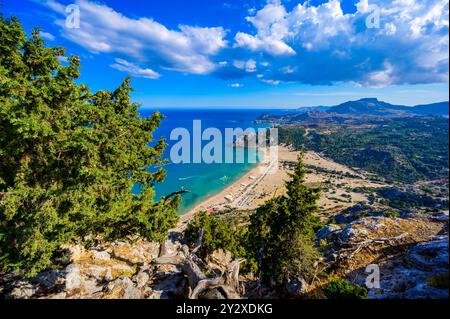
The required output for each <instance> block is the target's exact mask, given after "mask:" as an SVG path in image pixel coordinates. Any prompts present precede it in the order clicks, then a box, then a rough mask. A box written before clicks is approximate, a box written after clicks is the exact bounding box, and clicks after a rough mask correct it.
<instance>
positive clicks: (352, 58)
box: [234, 0, 449, 87]
mask: <svg viewBox="0 0 450 319" xmlns="http://www.w3.org/2000/svg"><path fill="white" fill-rule="evenodd" d="M356 7H357V10H356V12H355V13H351V14H350V13H344V12H343V11H342V9H341V6H340V2H339V1H338V0H329V1H328V2H326V3H324V4H322V5H319V6H311V5H309V2H308V1H306V2H304V4H298V5H297V6H295V7H294V8H293V9H292V10H291V11H287V10H286V8H285V6H284V5H283V4H282V3H281V1H279V0H270V1H268V3H267V4H266V5H265V6H264V7H263V8H262V9H261V10H259V11H256V12H255V13H254V15H252V16H250V17H248V18H247V20H248V21H249V22H250V23H251V24H252V25H253V27H254V29H255V32H254V33H252V34H248V33H243V32H239V33H237V34H236V36H235V44H234V47H235V48H241V49H243V50H244V52H245V50H246V51H247V52H248V53H247V54H253V55H254V54H263V55H265V58H266V59H271V68H270V69H269V70H268V71H267V74H266V75H267V77H270V78H271V79H274V80H278V81H300V82H305V83H311V84H324V83H333V82H355V83H358V84H361V85H365V86H376V87H379V86H385V85H391V84H402V83H412V84H415V83H432V82H447V81H448V50H449V41H448V28H449V20H448V14H449V7H448V0H394V1H390V0H371V1H369V0H360V1H359V2H358V3H357V5H356ZM376 8H379V9H380V11H379V12H380V16H379V17H380V28H368V27H367V25H366V19H367V18H368V17H369V16H370V15H371V14H373V12H374V10H375V9H376ZM243 54H244V53H243Z"/></svg>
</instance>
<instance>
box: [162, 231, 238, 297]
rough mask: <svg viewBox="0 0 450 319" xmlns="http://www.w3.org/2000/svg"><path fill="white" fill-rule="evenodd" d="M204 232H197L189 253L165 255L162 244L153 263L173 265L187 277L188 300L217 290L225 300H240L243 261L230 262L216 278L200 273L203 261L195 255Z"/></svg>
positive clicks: (181, 251) (180, 252)
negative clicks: (240, 276) (193, 245)
mask: <svg viewBox="0 0 450 319" xmlns="http://www.w3.org/2000/svg"><path fill="white" fill-rule="evenodd" d="M203 236H204V230H203V229H201V230H200V232H199V236H198V240H197V245H196V246H195V248H194V249H193V250H192V251H191V252H189V250H188V249H182V250H180V251H177V252H176V253H175V254H174V255H167V245H166V243H163V244H162V245H161V250H160V254H159V257H158V258H156V259H155V260H154V261H153V263H154V264H156V265H167V264H169V265H175V266H177V267H178V269H180V271H181V272H182V273H183V274H184V275H185V276H186V277H187V280H188V283H189V290H190V294H189V298H190V299H198V298H199V297H201V295H202V294H204V293H206V292H207V291H209V290H213V289H217V290H219V291H220V293H221V294H222V295H224V297H225V298H227V299H239V298H241V295H240V292H241V290H242V289H241V288H240V285H239V268H240V265H241V263H243V262H244V261H245V259H239V260H235V261H233V262H231V263H230V264H229V265H228V267H227V269H226V271H225V272H224V273H223V274H222V275H220V276H217V277H216V278H208V277H207V276H206V275H205V273H204V271H202V269H201V267H200V266H199V264H201V265H202V266H203V267H205V265H204V264H203V261H202V260H201V259H200V258H198V257H197V255H196V253H197V251H198V250H199V249H200V248H201V246H202V242H203Z"/></svg>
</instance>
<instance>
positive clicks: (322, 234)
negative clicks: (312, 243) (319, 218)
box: [316, 224, 341, 241]
mask: <svg viewBox="0 0 450 319" xmlns="http://www.w3.org/2000/svg"><path fill="white" fill-rule="evenodd" d="M340 231H341V227H339V226H338V225H335V224H328V225H325V226H323V227H322V228H321V229H320V230H319V231H318V232H317V234H316V238H317V240H318V241H320V240H322V239H326V240H329V239H333V238H334V239H335V238H337V236H338V235H339V233H340Z"/></svg>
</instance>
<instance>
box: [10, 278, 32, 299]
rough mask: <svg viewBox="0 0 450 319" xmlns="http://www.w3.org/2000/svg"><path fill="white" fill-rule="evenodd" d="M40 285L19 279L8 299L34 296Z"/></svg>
mask: <svg viewBox="0 0 450 319" xmlns="http://www.w3.org/2000/svg"><path fill="white" fill-rule="evenodd" d="M38 290H39V287H38V286H36V285H33V284H31V283H30V282H28V281H19V282H17V283H16V284H15V287H14V288H13V289H12V290H11V291H10V292H9V293H8V294H7V295H6V298H8V299H30V298H32V297H34V296H35V295H36V294H37V292H38Z"/></svg>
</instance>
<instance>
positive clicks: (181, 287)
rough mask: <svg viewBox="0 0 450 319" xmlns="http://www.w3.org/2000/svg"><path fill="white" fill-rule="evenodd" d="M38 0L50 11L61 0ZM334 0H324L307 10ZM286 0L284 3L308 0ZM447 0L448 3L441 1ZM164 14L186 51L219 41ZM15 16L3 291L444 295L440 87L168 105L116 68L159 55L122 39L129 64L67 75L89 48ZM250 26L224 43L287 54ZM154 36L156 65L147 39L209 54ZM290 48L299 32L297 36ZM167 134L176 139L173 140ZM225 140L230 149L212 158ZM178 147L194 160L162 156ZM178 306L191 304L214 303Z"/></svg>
mask: <svg viewBox="0 0 450 319" xmlns="http://www.w3.org/2000/svg"><path fill="white" fill-rule="evenodd" d="M366 2H367V1H361V2H359V4H358V9H357V11H356V12H357V13H358V12H359V13H361V12H363V11H362V10H363V9H364V8H365V7H364V3H366ZM34 5H37V4H34ZM79 5H80V6H81V7H82V8H83V6H84V9H85V10H86V11H85V12H86V16H89V14H91V15H92V14H93V12H97V11H99V12H107V13H108V14H109V15H111V16H113V17H114V18H115V19H119V20H120V21H122V22H124V23H125V22H126V23H129V24H132V23H134V22H135V20H134V19H132V18H126V17H124V16H122V15H120V14H118V13H117V12H115V11H114V10H113V9H112V8H109V7H107V6H106V5H103V4H99V3H94V2H90V1H88V0H83V1H80V2H79ZM47 6H49V7H50V8H52V9H51V10H53V11H55V12H56V13H57V14H63V13H62V12H64V10H63V9H61V8H64V7H63V6H62V4H60V3H59V2H54V1H49V3H48V4H47ZM337 6H339V1H336V0H335V1H329V2H324V4H321V5H319V6H318V7H317V10H319V11H317V12H319V13H315V14H320V12H321V11H320V10H328V11H330V12H331V11H333V10H338V9H337ZM281 7H283V10H281ZM296 8H297V9H292V10H294V11H293V13H292V15H293V16H295V14H301V12H300V9H301V8H303V9H304V10H307V9H308V8H310V7H308V5H307V4H305V5H302V4H298V6H297V7H296ZM339 8H340V7H339ZM446 8H447V14H448V2H447V6H446ZM96 10H97V11H96ZM102 10H104V11H102ZM260 10H261V13H256V9H255V12H254V13H253V15H252V17H251V18H248V19H247V20H248V21H249V22H253V23H254V24H255V25H256V26H259V25H261V24H262V23H263V21H264V18H267V16H268V15H269V14H270V13H273V12H274V10H280V11H276V12H279V14H280V15H288V12H287V11H286V10H288V9H287V8H285V7H284V6H283V4H282V2H280V1H269V2H267V3H263V4H262V8H260ZM295 10H298V12H297V11H295ZM308 10H309V9H308ZM339 10H340V9H339ZM339 10H338V11H339ZM328 11H327V12H328ZM311 12H316V10H312V11H311ZM333 12H334V11H333ZM340 12H341V13H340V14H341V15H342V16H346V14H344V13H343V12H342V11H340ZM433 12H434V11H433ZM357 13H354V14H355V15H356V14H357ZM81 14H83V11H81ZM311 14H312V13H311ZM348 14H351V13H348ZM293 16H291V17H290V18H291V19H293ZM121 19H124V20H121ZM267 19H268V18H267ZM286 19H287V20H286V21H290V20H289V19H288V18H286ZM305 19H306V18H305ZM430 19H431V18H430ZM436 19H437V18H436ZM99 21H100V20H99ZM133 21H134V22H133ZM137 21H138V22H139V23H142V24H143V25H145V26H147V27H149V28H150V26H153V27H155V24H158V23H157V22H155V21H154V20H148V19H144V18H143V19H141V20H137ZM255 21H256V22H255ZM283 21H284V20H283ZM446 21H447V27H446V30H447V36H448V17H447V20H446ZM416 22H417V21H416ZM126 23H125V24H123V25H121V24H117V25H115V26H112V25H111V26H110V27H111V30H116V29H115V28H118V29H120V28H121V27H125V26H126V25H127V24H126ZM139 23H138V24H139ZM273 23H275V22H273ZM286 23H287V22H286ZM417 23H418V22H417ZM430 23H431V22H430ZM139 25H140V24H139ZM82 26H83V25H82ZM180 28H181V31H173V30H168V29H164V28H163V27H162V26H160V25H159V24H158V30H163V31H164V32H165V33H166V35H167V37H173V38H174V39H175V40H178V41H179V42H180V43H182V44H181V46H182V47H183V46H189V48H188V49H189V50H191V51H192V52H191V51H190V57H191V60H189V61H191V62H190V63H191V64H195V63H200V62H198V60H201V62H202V63H203V64H202V65H203V67H205V68H206V67H208V66H209V64H208V63H207V62H205V61H204V60H203V59H204V58H205V57H206V56H208V57H209V55H212V53H211V52H215V50H216V49H217V50H218V48H215V47H214V46H215V45H216V46H219V47H221V46H225V43H219V44H218V43H216V42H214V43H215V44H211V43H212V41H213V39H212V38H211V37H212V35H211V32H212V33H214V35H217V34H218V33H220V34H222V33H221V32H222V31H221V30H218V29H212V28H200V27H191V26H187V25H182V26H180ZM261 28H262V27H261ZM144 29H145V28H144ZM26 30H27V28H25V27H24V26H23V24H22V22H21V21H20V19H19V18H17V17H16V16H14V15H6V14H5V15H4V14H1V15H0V50H1V55H0V128H1V134H0V158H1V160H0V298H2V299H5V300H13V299H19V300H23V299H46V300H47V299H177V300H179V299H182V300H187V299H223V300H225V299H245V300H261V299H264V300H272V299H278V300H279V299H292V300H293V299H295V300H304V299H320V300H330V299H333V300H335V299H354V300H355V299H448V297H449V289H448V283H449V279H448V271H449V270H448V267H449V265H448V222H449V192H448V183H449V180H448V174H449V150H448V145H449V142H448V130H449V120H448V114H449V102H447V101H445V102H433V103H431V102H430V103H414V104H409V105H403V104H400V103H397V102H395V103H394V102H392V103H390V102H388V100H387V99H386V101H383V100H384V97H383V99H382V98H375V97H361V98H358V99H349V100H347V101H344V102H341V101H340V100H339V101H336V102H335V103H328V106H323V105H320V106H308V107H301V108H298V107H295V108H268V107H266V108H253V109H251V110H243V111H242V110H236V109H226V108H225V109H224V108H217V109H214V108H211V109H205V110H198V109H194V108H192V110H191V111H190V112H188V111H186V109H183V108H181V107H180V108H175V109H170V108H167V110H166V112H165V110H164V108H163V107H161V108H155V109H153V108H152V109H148V108H145V107H142V104H139V103H137V101H139V99H140V97H139V94H136V95H134V93H133V91H134V88H133V86H132V83H133V85H134V83H137V84H136V85H137V87H138V89H137V91H139V92H141V91H142V90H141V89H140V88H142V87H141V85H142V82H141V81H143V79H147V80H149V79H151V80H157V81H159V78H160V77H161V74H159V73H157V72H156V71H153V70H151V69H139V68H138V69H136V68H137V66H136V65H134V64H133V63H130V62H127V61H126V60H124V59H123V57H122V55H126V54H128V53H127V50H122V51H120V54H118V57H116V58H115V60H114V61H115V62H114V63H113V64H111V65H110V67H111V69H114V70H119V71H122V70H121V68H122V67H127V73H129V74H128V75H130V76H127V77H124V78H121V82H120V84H119V85H118V86H115V87H114V89H110V87H111V83H115V80H117V79H116V78H115V79H114V81H113V80H111V82H108V79H107V78H106V77H103V76H102V80H101V82H104V84H105V86H104V87H105V89H102V88H101V87H103V86H99V85H88V84H84V83H85V80H86V78H84V77H83V75H82V74H83V72H86V73H87V74H91V73H92V69H90V68H92V67H93V65H92V59H95V58H96V57H94V56H92V57H91V56H85V57H83V56H81V57H79V56H76V55H71V54H70V53H69V52H67V50H66V49H65V48H64V47H62V46H59V45H52V42H53V41H54V39H53V40H50V38H51V37H50V35H49V34H46V33H45V32H43V31H42V30H41V29H40V28H33V29H31V30H30V31H29V32H27V31H26ZM280 30H283V29H280ZM293 30H295V28H294V29H293ZM389 30H390V32H394V31H393V27H391V28H390V29H389ZM81 31H83V28H82V27H81ZM147 31H148V30H147V29H145V30H143V31H142V32H144V33H145V32H147ZM441 31H442V30H441ZM64 32H72V31H67V30H66V31H64ZM116 32H119V31H117V30H116ZM223 32H225V31H223ZM266 32H269V31H268V30H266ZM270 32H275V31H273V30H272V31H270ZM280 32H281V31H280ZM292 32H294V31H292ZM330 32H331V31H330ZM342 32H343V31H342ZM385 32H387V31H385ZM436 32H437V31H436ZM194 34H195V35H194ZM324 34H326V33H324ZM63 35H64V39H65V40H64V41H67V40H68V39H71V34H70V33H66V34H64V33H63ZM223 36H225V35H223ZM259 36H260V35H258V36H254V37H253V36H251V35H248V34H245V33H242V32H241V33H238V35H236V39H237V40H236V44H235V45H234V47H233V46H230V47H229V49H230V50H231V49H232V48H236V47H238V46H241V45H242V46H244V44H243V43H244V42H245V43H247V42H246V41H248V42H250V44H248V43H247V45H248V46H250V48H251V49H254V50H256V48H261V50H263V49H264V50H268V51H270V52H269V53H270V54H275V55H276V54H279V55H280V56H293V55H295V54H294V52H291V51H290V50H289V49H291V48H290V47H289V46H287V44H286V46H287V47H286V46H283V44H285V43H284V42H283V41H281V40H276V41H279V42H280V43H278V42H276V43H275V44H274V43H272V42H269V43H265V42H264V43H263V40H262V39H260V38H259ZM416 36H417V37H418V35H416ZM52 37H53V36H52ZM82 37H86V39H88V34H86V33H83V34H82ZM150 38H151V37H150ZM105 39H106V38H105ZM152 39H153V38H152ZM204 39H207V40H208V41H206V42H205V43H203V42H201V41H203V40H204ZM271 39H272V40H271V41H275V40H274V39H275V37H274V36H272V37H271ZM72 40H73V39H72ZM175 40H174V42H173V43H178V42H177V41H175ZM74 41H75V40H74ZM77 41H79V42H80V41H81V40H80V39H77ZM105 41H106V40H105ZM154 41H155V43H156V42H157V41H156V40H154ZM286 41H287V40H286ZM311 41H313V40H311ZM447 41H448V40H447ZM61 42H62V43H65V42H63V41H61ZM225 42H226V41H225ZM173 43H171V45H175V44H173ZM187 43H188V44H187ZM206 43H208V45H209V46H210V47H207V48H206V47H205V46H206V45H207V44H206ZM310 44H311V43H310ZM158 45H160V46H161V48H163V49H162V50H163V51H164V52H165V56H171V57H172V55H173V56H175V57H172V58H173V59H174V60H175V62H173V61H172V63H173V65H170V66H169V65H168V64H167V61H166V60H164V59H162V58H158V57H156V56H155V54H154V53H151V54H150V53H149V55H150V56H152V58H154V60H155V61H159V62H160V63H161V70H167V71H168V72H182V73H184V75H183V76H186V77H187V75H186V74H195V77H198V76H200V74H201V75H202V76H204V74H206V73H207V72H206V71H205V72H204V69H199V68H200V66H198V65H196V66H195V68H194V66H193V65H190V66H191V67H192V68H194V69H195V70H194V71H193V70H192V69H188V68H187V66H186V65H184V64H183V63H185V61H184V59H185V57H183V56H181V55H182V53H181V52H179V55H176V54H175V52H173V51H171V50H172V48H171V46H168V47H165V46H164V45H163V44H162V43H159V42H158ZM317 45H324V46H325V44H323V43H322V42H320V41H319V42H318V43H317ZM104 46H108V44H107V43H106V42H105V43H104ZM267 48H268V49H267ZM288 48H289V49H288ZM303 49H304V50H306V51H308V52H309V51H311V52H313V51H314V47H312V44H311V45H310V46H306V44H305V47H304V48H303ZM447 49H448V42H447ZM189 50H188V51H189ZM195 50H198V52H200V53H202V54H203V55H200V53H198V52H197V51H195ZM280 50H281V51H280ZM291 50H293V49H291ZM380 50H381V49H380ZM436 50H437V49H436ZM436 50H435V51H434V52H436ZM92 51H93V52H94V53H93V54H100V53H102V52H103V53H105V52H113V49H109V48H108V49H107V50H106V49H104V47H102V46H98V47H96V49H95V50H92ZM142 52H146V51H145V50H144V48H143V49H142ZM142 52H141V53H142ZM205 52H206V53H205ZM280 52H281V53H280ZM269 53H267V54H269ZM334 54H336V55H338V54H341V55H342V54H344V53H343V52H341V53H338V52H334ZM436 54H437V53H436ZM139 58H140V57H139V56H138V54H136V61H138V60H139ZM220 58H222V56H220ZM158 59H159V60H158ZM85 61H86V62H85ZM211 61H212V60H211ZM214 61H215V60H214ZM251 61H253V60H250V59H249V60H247V62H245V63H244V64H242V63H239V61H234V64H235V65H234V66H233V67H234V68H235V69H238V70H240V71H239V72H243V74H244V73H245V74H246V75H245V76H250V75H249V74H253V73H255V74H254V75H255V76H254V77H255V79H258V80H261V79H263V80H265V82H262V83H263V84H264V85H272V86H273V85H278V84H279V83H275V82H276V81H279V82H280V83H282V82H283V81H284V82H285V83H291V82H293V81H294V78H291V76H294V75H295V74H296V72H297V71H296V69H295V67H294V66H291V68H290V69H285V70H284V71H283V76H282V77H281V78H282V79H280V80H272V82H270V81H269V80H266V78H265V77H263V76H262V73H261V76H259V77H258V76H256V73H257V71H258V72H259V70H258V69H257V68H262V67H268V66H265V65H264V64H263V63H264V62H258V63H256V62H255V61H253V62H254V63H253V62H251ZM271 61H272V62H271V63H276V60H271ZM208 62H209V60H208ZM216 62H217V61H215V62H214V63H216ZM241 62H242V61H241ZM211 63H212V62H211ZM308 63H310V64H314V63H315V62H314V61H313V60H310V61H309V62H308ZM342 63H344V62H342ZM365 63H369V62H365ZM430 63H431V62H430ZM440 63H441V64H440V67H439V70H441V69H442V68H444V66H445V65H446V66H447V69H448V58H447V60H445V61H444V60H442V61H441V62H440ZM445 63H447V64H445ZM216 64H217V65H216V66H215V68H216V69H214V71H212V70H211V71H210V72H216V73H217V75H215V76H217V79H216V78H215V79H214V81H219V80H218V79H221V80H220V81H222V78H225V77H226V76H225V75H224V73H225V72H226V68H227V67H231V66H229V64H228V63H225V62H224V61H219V62H217V63H216ZM444 64H445V65H444ZM188 65H189V63H188ZM299 65H300V64H299ZM361 65H364V64H361ZM329 67H330V69H331V66H329ZM360 67H362V66H360ZM383 67H385V69H386V70H385V72H384V73H383V74H380V73H377V72H381V71H373V72H374V74H372V80H373V81H374V82H373V83H372V82H371V83H372V84H374V85H375V84H379V83H378V82H379V81H381V80H383V79H385V77H387V76H390V74H391V73H393V72H394V71H393V70H394V66H392V65H389V63H387V62H385V63H384V64H383ZM285 68H286V66H285ZM305 68H306V67H305ZM280 69H282V67H281V66H280V67H277V68H276V70H280ZM99 70H100V67H99ZM179 70H181V71H179ZM274 70H275V69H274ZM358 70H359V69H358ZM220 72H222V73H220ZM236 72H238V71H236ZM261 72H262V71H261ZM273 72H275V71H273ZM277 72H278V71H277ZM330 72H331V71H330ZM355 72H356V71H355ZM417 72H418V71H417ZM436 72H438V71H436ZM208 74H209V73H208ZM214 74H215V73H214ZM119 75H122V74H121V73H120V74H119ZM91 76H92V75H91ZM96 76H97V75H95V76H92V77H93V78H95V77H96ZM177 76H180V75H177ZM227 76H229V77H231V76H230V75H227ZM233 76H235V77H237V75H233ZM264 76H266V75H264ZM311 76H313V75H312V74H311ZM346 76H347V75H346ZM348 76H350V75H348ZM409 76H411V78H408V80H407V81H406V82H408V81H410V82H411V81H413V80H411V79H412V78H414V80H416V81H419V80H418V78H419V75H418V74H417V73H414V74H412V73H411V74H409ZM447 76H448V70H447ZM131 78H133V80H132V79H131ZM135 78H137V80H136V79H135ZM428 79H429V78H428V77H427V80H426V81H428ZM390 80H392V81H393V82H392V83H394V77H392V78H390ZM183 81H184V80H183ZM195 81H199V80H198V78H196V80H195ZM202 81H203V80H202ZM268 81H269V82H268ZM349 81H350V82H352V81H353V79H352V80H349ZM364 81H369V79H368V78H364ZM364 81H362V82H361V83H363V82H364ZM424 81H425V80H424ZM429 81H430V83H431V82H432V81H431V80H429ZM433 81H434V80H433ZM436 81H437V80H436ZM319 82H320V81H319ZM375 82H376V83H375ZM387 82H389V81H387ZM87 83H89V81H87ZM321 83H322V82H321ZM330 83H334V82H333V81H330V82H329V83H328V82H327V85H328V84H329V85H330V86H331V85H332V84H330ZM364 83H365V82H364ZM364 83H363V84H364ZM408 83H409V82H408ZM433 83H434V82H433ZM97 84H98V83H97ZM101 84H103V83H101ZM155 85H162V84H155ZM286 85H288V84H286ZM314 85H319V84H314ZM333 85H334V84H333ZM392 85H394V84H392ZM396 85H400V84H398V83H397V84H396ZM408 85H409V84H408ZM99 87H100V88H99ZM357 87H358V86H357ZM243 88H244V87H243V86H242V85H238V84H237V83H233V84H232V85H228V86H227V89H234V90H235V89H243ZM158 90H162V89H161V87H158ZM173 90H176V88H173ZM355 90H356V89H355ZM380 90H381V89H380ZM439 90H441V87H439ZM370 92H371V93H372V92H373V91H370ZM311 94H312V95H314V94H316V95H318V96H320V94H321V93H315V92H313V93H311ZM446 94H447V95H448V91H447V93H446ZM185 95H186V96H187V97H188V96H190V95H189V94H188V93H185ZM156 97H158V98H159V95H157V94H156V93H155V99H157V98H156ZM243 99H245V96H244V97H243ZM157 109H159V110H157ZM196 121H198V122H199V123H200V122H201V123H204V124H203V127H202V128H203V129H202V130H201V131H199V132H196V129H195V127H194V128H192V129H191V125H192V123H194V124H195V123H196ZM241 127H243V128H244V130H243V131H239V130H240V128H241ZM247 127H248V129H247V130H245V129H246V128H247ZM228 130H230V131H231V132H233V133H236V132H238V133H236V134H235V136H234V139H233V138H231V139H230V138H226V137H225V136H226V132H230V131H228ZM239 132H240V133H239ZM248 132H257V133H248ZM256 134H257V135H256ZM191 135H192V136H193V138H192V141H193V143H191V139H190V136H191ZM184 136H189V143H188V147H187V148H186V149H183V148H177V147H178V145H180V144H179V143H181V142H182V140H183V137H184ZM196 136H197V137H198V142H196V139H195V137H196ZM214 137H220V139H219V138H217V139H214ZM222 137H225V138H224V139H222ZM253 139H254V140H253ZM252 141H253V142H254V145H250V144H251V142H252ZM196 143H197V144H196ZM191 144H192V145H191ZM202 146H203V147H202ZM197 149H198V150H199V151H197ZM227 152H231V153H229V154H231V155H230V157H231V159H232V160H231V161H230V162H229V163H228V162H221V161H222V158H227V156H228V155H227V154H228V153H227ZM240 154H241V155H242V159H243V160H242V161H241V162H239V161H238V160H236V161H235V158H234V156H236V158H238V157H239V156H240ZM252 155H254V156H255V159H257V160H255V161H251V160H250V158H251V156H252ZM191 157H192V158H194V159H196V158H197V159H198V162H195V161H194V162H189V161H186V160H179V161H177V160H175V158H178V159H183V158H188V159H190V158H191ZM186 203H188V204H186ZM178 307H179V308H177V311H180V313H183V314H186V313H187V314H197V315H204V316H205V317H206V316H208V314H209V315H210V314H211V313H213V312H214V311H217V309H213V308H211V307H209V306H208V307H209V308H207V307H206V306H205V307H203V306H198V308H195V307H193V306H192V305H191V304H188V303H186V304H185V303H183V304H179V305H178ZM236 307H237V306H236ZM246 307H247V306H246ZM251 307H255V309H256V310H255V311H257V309H258V308H257V306H251ZM251 307H250V308H251ZM244 308H245V307H244ZM260 308H261V309H263V310H261V311H264V312H266V313H268V312H269V311H270V313H271V312H272V310H273V309H272V308H271V307H269V306H268V305H266V306H264V307H263V306H260ZM224 309H225V310H227V309H228V308H226V307H225V308H224ZM245 309H246V308H245ZM252 309H253V308H252ZM228 310H230V311H232V310H233V308H229V309H228Z"/></svg>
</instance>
